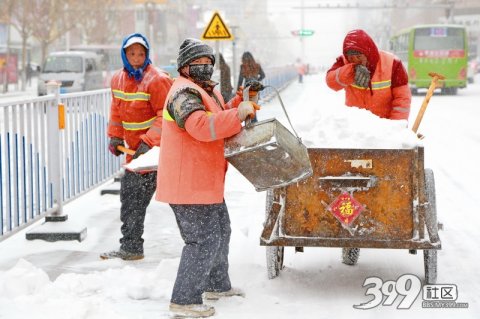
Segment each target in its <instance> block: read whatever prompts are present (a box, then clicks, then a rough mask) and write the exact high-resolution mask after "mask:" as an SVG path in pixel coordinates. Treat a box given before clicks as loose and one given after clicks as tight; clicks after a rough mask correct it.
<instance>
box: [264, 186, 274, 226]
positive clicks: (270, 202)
mask: <svg viewBox="0 0 480 319" xmlns="http://www.w3.org/2000/svg"><path fill="white" fill-rule="evenodd" d="M272 205H273V189H271V188H269V189H267V195H266V197H265V221H266V220H267V218H268V215H269V214H270V209H272Z"/></svg>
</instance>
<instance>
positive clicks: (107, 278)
mask: <svg viewBox="0 0 480 319" xmlns="http://www.w3.org/2000/svg"><path fill="white" fill-rule="evenodd" d="M323 76H324V75H323V74H320V75H317V76H308V77H306V79H305V81H304V84H303V85H301V84H298V83H292V85H290V86H289V87H288V88H287V89H286V90H285V91H283V92H282V93H281V94H282V98H283V100H284V102H285V105H286V106H287V110H288V112H289V114H290V117H291V119H292V123H293V125H294V127H295V129H296V130H297V132H298V133H299V135H300V136H301V137H303V138H304V140H305V142H306V143H308V142H309V140H310V142H312V143H318V140H316V138H317V137H319V135H317V136H315V134H318V132H319V130H318V127H316V121H322V118H323V119H325V118H329V119H332V121H335V119H336V120H338V116H339V115H338V114H341V113H342V112H344V111H345V109H346V107H345V106H343V99H344V96H343V93H342V92H337V93H336V92H333V91H331V90H329V89H328V88H327V87H326V85H325V83H324V81H323ZM477 79H478V80H479V81H480V78H478V76H477ZM479 81H477V84H474V85H471V86H469V87H468V88H467V89H464V90H460V91H459V94H458V95H457V96H440V95H435V96H433V97H432V99H431V101H430V105H429V107H428V109H427V112H426V114H425V117H424V120H423V122H422V124H421V126H420V130H419V131H420V132H421V133H422V134H423V135H425V136H426V137H425V139H424V140H423V141H422V143H423V145H424V147H425V158H426V166H427V167H430V168H432V169H433V170H434V172H435V178H436V194H437V211H438V219H439V220H440V221H441V222H442V223H443V225H444V230H443V231H442V232H440V237H441V240H442V250H441V251H439V256H438V258H439V259H438V270H439V274H438V283H443V284H455V285H457V288H458V299H457V302H467V303H468V304H469V308H468V309H424V308H422V306H421V302H422V298H421V295H420V296H419V297H418V298H417V300H416V302H415V303H414V304H413V305H412V307H411V308H410V309H409V310H398V309H396V307H397V306H398V304H399V302H400V301H401V300H402V298H401V297H398V298H397V299H396V301H395V303H394V304H393V305H392V306H382V305H380V306H378V307H376V308H374V309H371V310H357V309H354V308H353V305H356V304H360V303H364V302H366V301H368V300H369V299H371V296H366V291H367V288H366V287H362V285H363V283H364V281H365V279H366V278H367V277H372V276H376V277H379V278H381V279H382V280H383V281H387V280H396V279H397V278H399V277H401V276H402V275H405V274H413V275H415V276H418V277H419V278H420V279H422V280H423V255H422V253H421V252H419V254H417V255H410V254H408V252H407V251H406V250H389V249H362V251H361V255H360V259H359V263H358V264H357V265H356V266H354V267H351V266H346V265H344V264H342V263H341V262H340V249H339V248H313V247H306V248H305V252H304V253H295V252H294V249H293V248H292V247H287V248H286V252H285V269H284V270H282V271H281V274H280V276H279V277H277V278H276V279H274V280H268V279H267V275H266V265H265V247H262V246H260V245H259V237H260V233H261V231H262V230H263V221H264V210H265V208H264V206H265V193H264V192H262V193H257V192H255V190H254V188H253V186H251V185H250V184H249V183H248V181H246V180H245V179H244V178H243V177H242V176H241V175H240V174H239V173H238V172H237V171H236V170H235V169H233V168H232V167H231V166H230V169H229V172H228V174H227V186H226V196H225V197H226V202H227V205H228V207H229V211H230V215H231V220H232V230H233V231H232V240H231V246H230V273H231V279H232V282H233V284H234V285H235V286H237V287H240V288H242V289H243V290H245V292H246V297H245V298H237V297H236V298H231V299H228V300H220V301H217V302H215V308H216V311H217V313H216V315H215V318H262V319H264V318H275V319H281V318H385V317H388V318H405V317H410V318H428V317H431V318H453V317H456V318H479V317H480V297H479V296H480V294H479V291H480V280H478V278H477V277H478V276H476V275H475V274H476V272H477V267H478V264H479V260H480V257H478V255H477V254H476V253H477V250H478V242H479V241H480V232H479V231H478V229H479V223H480V217H479V214H478V209H477V208H476V207H477V206H478V199H479V195H478V193H477V189H476V187H475V186H476V185H477V183H478V180H479V178H480V167H479V165H478V163H477V162H478V157H479V155H480V154H479V151H480V130H478V129H477V128H476V127H477V125H476V124H477V122H478V118H479V115H480V84H478V82H479ZM422 99H423V97H422V96H415V97H414V98H413V103H412V104H413V109H412V114H411V118H410V123H411V124H412V123H413V121H414V118H415V115H416V114H417V111H418V108H419V106H420V105H421V103H422ZM355 111H359V110H355ZM258 114H259V118H260V119H265V118H270V117H273V116H275V117H277V118H278V119H279V120H280V121H282V123H284V124H285V126H286V127H289V126H288V123H287V122H286V119H285V116H284V115H283V114H282V111H281V108H280V106H279V104H278V102H277V100H272V101H271V102H270V103H267V104H266V105H264V106H263V108H262V110H261V111H260V112H259V113H258ZM358 114H359V113H358ZM358 114H357V115H358ZM349 125H351V124H349ZM359 125H362V123H360V124H359ZM363 125H368V123H367V124H365V123H363ZM325 127H326V128H325V130H326V132H325V133H326V135H325V136H328V134H330V133H331V132H330V131H329V130H333V129H338V127H339V126H338V125H333V124H332V125H331V126H325ZM327 133H328V134H327ZM329 136H333V135H329ZM350 138H352V139H355V138H358V135H356V136H355V135H351V136H350ZM372 138H373V137H372ZM331 139H332V137H330V139H329V138H327V137H326V139H325V142H328V141H331ZM338 142H341V141H340V139H339V140H338ZM378 143H380V142H378ZM378 143H375V142H374V144H375V145H378ZM329 147H331V146H329ZM103 187H112V185H110V184H109V183H108V184H107V185H104V186H103ZM114 187H116V186H114ZM117 187H118V186H117ZM119 206H120V205H119V200H118V197H116V196H113V195H105V196H100V195H99V190H98V189H97V190H94V191H92V192H90V193H88V194H86V195H84V196H82V198H80V199H78V200H75V201H73V202H71V203H69V204H67V205H66V206H65V211H66V212H67V213H69V220H70V221H69V222H71V223H78V224H82V225H84V226H87V227H88V236H87V238H86V240H85V241H83V242H81V243H78V242H55V243H47V242H43V241H39V240H36V241H26V240H25V234H24V232H25V231H21V232H19V233H18V234H17V235H15V236H12V237H11V238H8V239H6V240H5V241H3V242H1V243H0V256H1V257H0V318H9V319H10V318H14V319H16V318H45V319H46V318H50V319H57V318H58V319H60V318H72V319H73V318H75V319H76V318H112V319H117V318H129V319H132V318H135V319H140V318H168V317H169V313H168V311H167V309H168V303H169V298H170V293H171V288H172V286H173V281H174V279H175V274H176V269H177V266H178V262H179V256H180V253H181V248H182V244H183V243H182V240H181V238H180V236H179V233H178V230H177V226H176V224H175V221H174V218H173V214H172V212H171V210H170V208H169V207H168V206H167V205H165V204H162V203H158V202H152V204H151V205H150V206H149V209H148V213H147V219H146V223H145V224H146V226H145V235H144V238H145V253H146V258H145V259H144V260H142V261H138V262H124V261H118V260H107V261H101V260H99V258H98V254H99V253H101V252H103V251H105V250H110V249H115V248H117V247H118V246H117V245H118V238H119V235H120V231H119V228H120V222H119Z"/></svg>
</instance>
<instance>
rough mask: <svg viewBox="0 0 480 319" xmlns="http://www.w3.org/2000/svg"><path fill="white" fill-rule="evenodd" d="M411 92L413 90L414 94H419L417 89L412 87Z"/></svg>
mask: <svg viewBox="0 0 480 319" xmlns="http://www.w3.org/2000/svg"><path fill="white" fill-rule="evenodd" d="M410 92H412V95H417V94H418V90H417V89H410Z"/></svg>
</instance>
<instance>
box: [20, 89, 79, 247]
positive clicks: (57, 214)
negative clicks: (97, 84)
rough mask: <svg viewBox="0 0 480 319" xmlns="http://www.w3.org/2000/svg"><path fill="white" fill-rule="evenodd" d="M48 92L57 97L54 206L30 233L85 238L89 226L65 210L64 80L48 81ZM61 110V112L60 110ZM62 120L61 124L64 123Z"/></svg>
mask: <svg viewBox="0 0 480 319" xmlns="http://www.w3.org/2000/svg"><path fill="white" fill-rule="evenodd" d="M47 94H53V95H54V96H55V100H54V102H53V103H52V104H51V105H48V106H47V110H46V113H47V114H46V115H47V142H48V145H47V149H48V151H47V156H48V158H47V166H48V180H49V183H50V185H49V186H50V196H51V199H52V208H51V209H50V210H49V211H48V212H47V214H46V216H45V223H43V224H41V225H40V226H38V227H35V228H33V229H32V230H31V231H28V232H27V233H26V239H27V240H33V239H43V240H46V241H51V242H54V241H60V240H78V241H82V240H84V239H85V237H86V236H87V228H86V227H83V226H81V225H75V224H73V223H69V222H68V221H67V219H68V215H67V214H64V213H63V204H62V201H63V189H62V178H63V162H62V158H63V157H62V149H63V143H61V138H62V134H61V131H60V129H63V127H64V124H65V123H64V121H63V118H62V119H60V116H64V114H63V105H62V106H60V104H61V103H60V84H59V83H56V82H54V81H53V82H48V83H47ZM60 110H61V112H60ZM60 124H61V125H60Z"/></svg>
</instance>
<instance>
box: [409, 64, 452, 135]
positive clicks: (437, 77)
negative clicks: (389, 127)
mask: <svg viewBox="0 0 480 319" xmlns="http://www.w3.org/2000/svg"><path fill="white" fill-rule="evenodd" d="M428 75H429V76H431V77H432V82H431V83H430V87H429V88H428V91H427V94H426V95H425V99H424V100H423V103H422V106H421V107H420V110H419V111H418V114H417V118H416V119H415V123H414V124H413V127H412V131H414V132H415V133H417V130H418V127H419V126H420V122H421V121H422V118H423V114H424V113H425V111H426V109H427V105H428V102H430V98H431V97H432V95H433V91H435V89H436V88H437V85H438V80H445V77H444V76H443V75H441V74H438V73H435V72H430V73H428Z"/></svg>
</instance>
